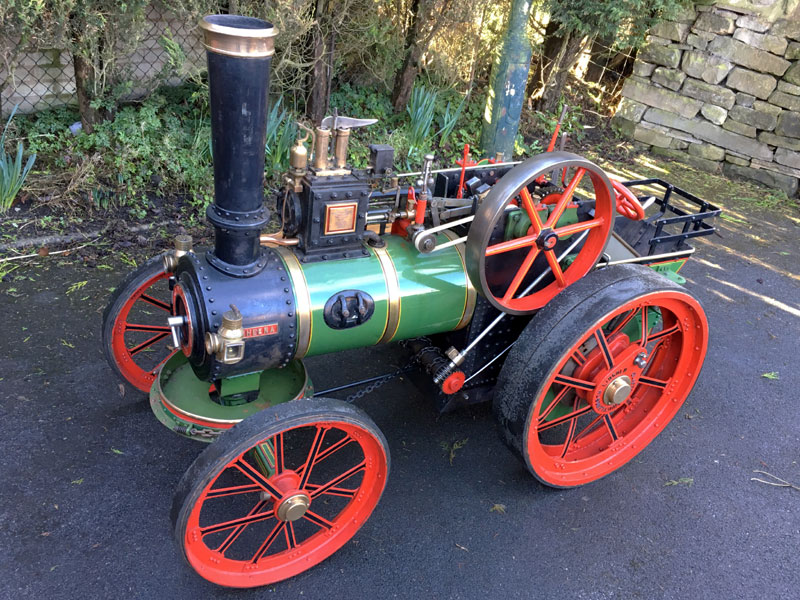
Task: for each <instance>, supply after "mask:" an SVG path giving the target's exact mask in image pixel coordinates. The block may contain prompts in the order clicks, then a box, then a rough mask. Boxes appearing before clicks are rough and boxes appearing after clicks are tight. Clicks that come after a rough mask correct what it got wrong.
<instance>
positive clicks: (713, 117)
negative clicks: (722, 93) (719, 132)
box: [700, 104, 728, 125]
mask: <svg viewBox="0 0 800 600" xmlns="http://www.w3.org/2000/svg"><path fill="white" fill-rule="evenodd" d="M700 113H701V114H702V115H703V116H704V117H705V118H706V119H708V120H709V121H711V122H712V123H714V124H715V125H722V124H723V123H724V122H725V119H727V118H728V111H727V110H725V109H724V108H722V107H721V106H717V105H716V104H703V107H702V108H701V109H700Z"/></svg>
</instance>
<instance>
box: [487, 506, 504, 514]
mask: <svg viewBox="0 0 800 600" xmlns="http://www.w3.org/2000/svg"><path fill="white" fill-rule="evenodd" d="M489 512H496V513H498V514H501V515H504V514H506V505H505V504H493V505H492V508H490V509H489Z"/></svg>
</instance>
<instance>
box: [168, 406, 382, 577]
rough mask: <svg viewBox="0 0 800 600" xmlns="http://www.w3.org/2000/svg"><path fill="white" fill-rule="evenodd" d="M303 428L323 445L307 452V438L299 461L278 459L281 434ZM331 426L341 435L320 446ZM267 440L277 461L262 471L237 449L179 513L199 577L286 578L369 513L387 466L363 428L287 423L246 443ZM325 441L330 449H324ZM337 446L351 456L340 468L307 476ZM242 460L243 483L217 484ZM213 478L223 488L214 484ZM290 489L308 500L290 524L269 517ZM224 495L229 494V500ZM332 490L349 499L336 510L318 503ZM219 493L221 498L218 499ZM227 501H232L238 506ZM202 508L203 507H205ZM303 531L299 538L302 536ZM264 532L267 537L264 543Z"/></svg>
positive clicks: (334, 546)
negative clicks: (268, 471) (318, 476)
mask: <svg viewBox="0 0 800 600" xmlns="http://www.w3.org/2000/svg"><path fill="white" fill-rule="evenodd" d="M303 429H305V430H307V431H305V432H302V433H306V434H309V433H313V434H314V436H313V437H314V442H316V441H317V438H318V437H319V436H323V437H322V439H320V445H319V448H324V449H319V448H318V450H317V452H316V454H315V453H314V450H313V448H314V444H313V443H312V444H310V446H311V450H310V451H309V452H308V455H307V457H306V458H305V459H304V460H302V461H299V462H295V463H293V464H289V463H288V462H287V463H286V464H281V463H283V461H284V460H287V461H290V460H291V458H290V457H288V456H286V457H284V452H283V448H284V440H285V439H287V438H291V437H293V436H295V434H298V433H301V432H300V430H303ZM331 432H341V433H343V434H345V435H346V436H347V437H344V438H341V439H342V440H349V441H346V443H343V444H341V445H340V446H339V447H338V448H335V446H336V445H337V444H336V443H334V444H331V445H329V446H327V447H325V446H324V445H323V444H322V442H323V440H324V436H326V435H327V436H331V437H332V435H336V434H335V433H334V434H331ZM301 435H302V434H301ZM309 437H310V436H309ZM329 439H330V437H329ZM268 441H269V442H271V443H272V448H274V450H275V452H274V454H273V452H272V449H270V451H269V452H268V455H270V456H277V458H278V460H277V461H276V463H277V464H273V465H270V468H271V470H272V471H273V472H274V473H273V475H271V476H269V477H267V476H265V475H264V474H263V472H262V471H260V470H259V469H258V468H257V467H256V463H255V461H254V460H253V458H252V457H251V454H250V450H248V451H246V452H244V453H242V454H240V455H239V456H237V457H236V458H235V459H234V460H232V461H231V462H230V463H228V464H227V465H226V466H225V467H224V468H223V469H222V470H221V471H220V472H219V473H217V474H216V475H215V476H214V477H213V478H211V480H210V481H209V483H208V484H207V486H206V487H205V488H204V489H203V491H202V493H201V494H200V496H199V497H198V499H197V502H196V503H195V504H194V506H193V508H192V510H191V513H190V515H189V518H188V520H187V524H186V534H185V537H184V539H183V549H184V552H185V554H186V558H187V560H188V561H189V563H190V564H191V565H192V567H194V569H195V570H196V571H197V572H198V573H199V574H200V575H201V576H202V577H204V578H205V579H207V580H209V581H211V582H213V583H216V584H218V585H223V586H228V587H240V588H245V587H256V586H261V585H268V584H272V583H275V582H277V581H281V580H283V579H287V578H289V577H293V576H295V575H297V574H299V573H302V572H303V571H305V570H307V569H309V568H311V567H313V566H314V565H316V564H318V563H320V562H322V561H323V560H324V559H326V558H327V557H329V556H330V555H331V554H333V553H334V552H336V551H337V550H338V549H339V548H341V547H342V546H343V545H344V544H345V543H347V542H348V541H349V540H350V538H352V536H353V535H354V534H355V533H356V531H358V529H359V528H360V527H361V525H362V524H363V523H364V522H365V521H366V520H367V518H368V517H369V515H370V514H371V513H372V510H373V509H374V508H375V505H376V504H377V503H378V500H379V499H380V496H381V493H382V492H383V488H384V487H385V485H386V478H387V475H388V465H387V457H386V453H385V451H384V449H383V446H382V444H381V443H380V441H378V439H376V438H375V437H374V435H373V434H372V433H371V432H370V431H368V430H367V429H364V428H362V427H360V426H358V425H354V424H351V423H348V422H343V421H319V422H316V423H314V424H312V425H302V426H299V427H298V426H295V427H289V428H287V429H285V430H283V431H282V432H281V433H279V434H277V435H274V436H272V437H271V438H268V439H264V440H261V441H259V442H258V443H257V444H254V445H253V446H252V447H251V449H252V448H255V447H256V446H257V445H258V444H265V443H267V442H268ZM290 441H291V440H290ZM353 444H357V448H358V449H360V452H359V453H358V454H359V456H356V457H352V456H349V455H347V452H350V451H352V449H355V448H356V447H354V446H353ZM286 447H287V448H289V447H291V445H287V446H286ZM332 448H335V449H334V450H333V451H330V450H331V449H332ZM342 448H350V449H351V450H348V451H346V452H345V453H344V455H342V454H340V455H338V458H339V459H340V460H347V459H351V460H350V461H349V462H347V464H346V465H344V466H342V467H341V470H338V469H334V472H335V473H337V474H336V475H330V474H329V475H328V476H326V477H325V480H322V481H320V480H318V479H315V475H314V473H315V471H314V470H313V469H314V467H315V466H316V465H318V464H321V463H322V462H323V461H326V466H328V465H329V464H330V463H328V462H327V461H328V460H329V457H334V458H333V460H334V461H335V460H336V458H337V457H336V453H337V452H338V451H339V450H341V449H342ZM326 452H327V454H326ZM240 461H245V463H246V464H243V463H242V462H240ZM358 461H360V462H358ZM350 462H353V464H350ZM334 464H336V463H335V462H334ZM248 465H249V466H250V467H252V468H253V471H249V475H247V476H246V478H245V476H244V475H242V476H241V477H239V479H241V480H242V481H243V482H248V483H246V484H245V485H238V486H234V487H224V485H225V484H224V483H222V482H220V484H217V482H218V481H220V479H221V476H222V475H223V474H224V473H226V472H229V471H233V472H235V473H237V474H242V473H244V471H242V467H244V468H245V469H247V466H248ZM309 465H310V466H309ZM337 466H338V465H337ZM323 468H324V467H323ZM307 469H308V471H307ZM317 471H319V469H317ZM349 472H352V473H351V475H349V476H347V477H346V478H344V479H342V480H340V481H336V479H338V478H339V477H341V476H344V475H346V474H347V473H349ZM328 477H331V478H330V479H328ZM332 482H333V485H330V487H328V488H327V489H326V491H323V492H320V491H319V490H320V489H322V488H325V486H328V485H329V484H331V483H332ZM354 482H358V483H354ZM215 485H216V487H215ZM221 485H222V486H223V487H222V490H224V491H220V490H221ZM296 493H305V494H306V495H307V496H308V497H310V499H311V504H310V506H309V509H308V512H307V513H306V516H303V517H301V519H300V520H299V521H297V523H298V526H297V527H295V526H294V525H290V524H287V523H289V522H284V521H279V520H278V519H277V518H276V517H275V510H276V509H277V507H278V505H279V504H280V502H281V500H282V499H285V498H288V497H289V496H291V495H293V494H296ZM244 494H247V499H246V501H245V502H244V503H243V504H242V498H241V496H242V495H244ZM262 494H263V495H262ZM230 496H236V498H235V499H234V500H235V501H236V502H234V501H232V500H231V499H230ZM336 497H340V498H341V497H345V498H350V500H349V501H348V502H347V503H346V504H345V505H344V506H342V507H341V509H338V512H336V510H337V509H332V508H330V507H327V506H326V501H327V500H328V499H331V500H335V499H336ZM276 498H277V500H276ZM226 499H227V502H228V503H227V505H221V504H220V503H224V502H226ZM242 505H244V506H251V507H252V508H251V509H250V511H249V512H246V511H244V510H242V509H241V506H242ZM225 506H227V507H229V512H228V514H227V515H226V516H225V517H223V518H222V520H221V521H220V520H219V519H220V517H219V516H218V514H217V513H216V511H217V510H218V509H219V510H220V511H221V512H225V511H224V510H223V509H224V507H225ZM232 507H236V508H238V509H239V512H236V511H235V510H233V508H232ZM204 508H207V509H208V511H207V512H206V513H204ZM334 513H336V514H334ZM209 517H210V518H209ZM253 517H255V522H252V523H247V524H245V525H242V524H238V523H237V521H238V520H239V519H242V518H253ZM312 518H313V519H319V520H312ZM209 521H210V522H209ZM302 521H305V522H302ZM301 522H302V525H300V524H301ZM226 525H227V527H225V526H226ZM212 526H222V529H221V532H222V533H220V530H218V531H217V532H216V533H209V531H208V529H209V527H212ZM251 526H252V527H253V529H254V531H248V532H247V533H248V534H255V533H258V535H257V536H251V538H250V539H247V536H242V537H241V538H240V537H239V536H240V534H242V533H244V532H245V530H246V529H247V528H248V527H251ZM225 532H228V533H225ZM304 534H305V535H306V537H303V536H304ZM271 536H272V538H273V539H272V541H271V542H270V541H269V540H270V537H271ZM231 538H232V540H233V541H231ZM248 542H249V543H248ZM237 544H238V545H237ZM211 546H213V547H211ZM290 546H293V547H290Z"/></svg>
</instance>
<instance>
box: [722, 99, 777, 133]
mask: <svg viewBox="0 0 800 600" xmlns="http://www.w3.org/2000/svg"><path fill="white" fill-rule="evenodd" d="M781 112H782V111H781V109H780V107H778V106H773V105H772V104H767V103H766V102H759V101H756V103H755V105H754V106H753V108H746V107H744V106H734V107H733V108H732V109H731V110H730V113H729V114H730V117H731V119H733V120H735V121H738V122H739V123H744V124H745V125H750V126H752V127H755V128H756V129H762V130H764V131H772V130H773V129H775V125H777V124H778V115H779V114H781Z"/></svg>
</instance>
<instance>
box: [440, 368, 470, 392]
mask: <svg viewBox="0 0 800 600" xmlns="http://www.w3.org/2000/svg"><path fill="white" fill-rule="evenodd" d="M465 380H466V375H464V373H463V372H462V371H456V372H455V373H451V374H450V375H448V376H447V379H445V380H444V381H443V382H442V391H443V392H444V393H445V394H447V395H448V396H449V395H450V394H455V393H456V392H457V391H458V390H460V389H461V388H462V387H463V385H464V381H465Z"/></svg>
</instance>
